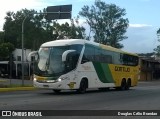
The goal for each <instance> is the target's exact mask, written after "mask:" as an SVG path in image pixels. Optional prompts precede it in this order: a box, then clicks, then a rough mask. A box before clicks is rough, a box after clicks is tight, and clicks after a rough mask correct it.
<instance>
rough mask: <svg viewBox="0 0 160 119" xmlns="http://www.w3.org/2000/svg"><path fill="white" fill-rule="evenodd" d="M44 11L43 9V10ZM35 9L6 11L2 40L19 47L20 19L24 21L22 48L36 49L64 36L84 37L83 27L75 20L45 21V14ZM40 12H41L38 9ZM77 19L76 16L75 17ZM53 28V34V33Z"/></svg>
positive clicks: (20, 41) (20, 39) (20, 40)
mask: <svg viewBox="0 0 160 119" xmlns="http://www.w3.org/2000/svg"><path fill="white" fill-rule="evenodd" d="M43 12H45V9H44V10H43ZM36 13H37V11H35V10H27V9H22V10H20V11H17V12H16V13H14V12H7V16H6V17H5V19H6V21H5V24H4V26H3V29H4V32H5V35H4V42H10V43H12V44H13V45H14V46H15V47H16V48H21V43H22V36H21V35H22V34H21V33H22V21H23V20H24V19H25V17H26V16H27V17H26V20H25V22H24V48H29V49H32V50H37V49H38V48H39V47H40V45H41V44H42V43H44V42H47V41H51V40H56V39H60V38H64V36H66V37H68V38H84V37H85V33H84V32H85V29H84V28H83V27H80V26H78V24H76V23H75V20H71V25H69V24H68V23H65V24H62V25H60V24H59V23H56V22H53V24H51V22H52V21H51V22H49V21H47V20H46V19H45V14H36ZM40 13H42V12H41V11H40ZM76 21H78V18H77V19H76ZM53 30H54V31H55V34H53Z"/></svg>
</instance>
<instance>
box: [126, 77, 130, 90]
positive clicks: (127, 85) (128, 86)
mask: <svg viewBox="0 0 160 119" xmlns="http://www.w3.org/2000/svg"><path fill="white" fill-rule="evenodd" d="M130 87H131V79H128V80H127V83H126V90H129V88H130Z"/></svg>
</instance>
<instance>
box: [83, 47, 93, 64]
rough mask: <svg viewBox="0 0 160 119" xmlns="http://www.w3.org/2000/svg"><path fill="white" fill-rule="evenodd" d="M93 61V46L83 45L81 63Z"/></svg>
mask: <svg viewBox="0 0 160 119" xmlns="http://www.w3.org/2000/svg"><path fill="white" fill-rule="evenodd" d="M89 61H94V47H93V46H90V45H86V46H85V50H84V54H83V58H82V63H85V62H89Z"/></svg>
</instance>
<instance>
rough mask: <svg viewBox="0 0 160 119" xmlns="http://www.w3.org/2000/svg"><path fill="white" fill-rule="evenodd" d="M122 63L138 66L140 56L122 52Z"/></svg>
mask: <svg viewBox="0 0 160 119" xmlns="http://www.w3.org/2000/svg"><path fill="white" fill-rule="evenodd" d="M120 58H121V63H122V64H124V65H128V66H137V65H138V57H137V56H132V55H128V54H121V56H120Z"/></svg>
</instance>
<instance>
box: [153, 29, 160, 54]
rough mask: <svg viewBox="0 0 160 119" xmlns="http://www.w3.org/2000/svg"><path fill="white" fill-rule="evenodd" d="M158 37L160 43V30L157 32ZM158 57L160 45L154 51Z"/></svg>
mask: <svg viewBox="0 0 160 119" xmlns="http://www.w3.org/2000/svg"><path fill="white" fill-rule="evenodd" d="M157 37H158V41H159V42H160V28H159V29H158V30H157ZM154 51H155V52H156V55H157V56H160V45H158V46H157V48H155V49H154Z"/></svg>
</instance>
